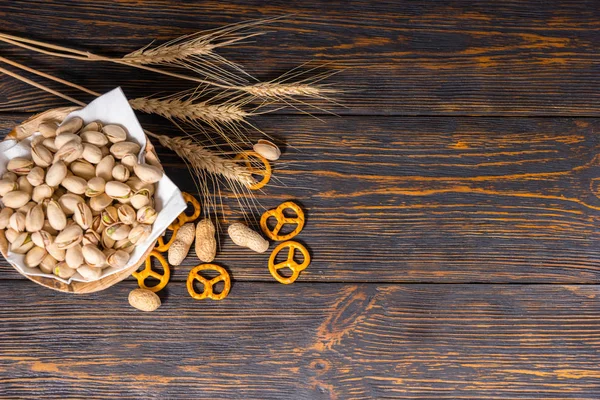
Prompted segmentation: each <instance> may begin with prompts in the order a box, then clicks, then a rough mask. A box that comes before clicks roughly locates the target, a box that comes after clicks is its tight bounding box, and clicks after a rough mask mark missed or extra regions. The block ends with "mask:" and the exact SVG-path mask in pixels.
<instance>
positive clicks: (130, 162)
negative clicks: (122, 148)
mask: <svg viewBox="0 0 600 400" xmlns="http://www.w3.org/2000/svg"><path fill="white" fill-rule="evenodd" d="M137 163H138V159H137V157H136V156H135V155H134V154H131V153H130V154H125V155H124V156H123V158H121V164H123V165H124V166H125V167H127V169H128V170H129V172H132V171H133V166H134V165H136V164H137Z"/></svg>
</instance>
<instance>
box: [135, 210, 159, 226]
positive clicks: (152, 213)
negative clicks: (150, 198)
mask: <svg viewBox="0 0 600 400" xmlns="http://www.w3.org/2000/svg"><path fill="white" fill-rule="evenodd" d="M157 216H158V213H157V212H156V210H155V209H154V208H152V207H150V206H146V207H142V208H140V209H139V210H138V212H137V221H138V222H139V223H140V224H153V223H154V221H156V217H157Z"/></svg>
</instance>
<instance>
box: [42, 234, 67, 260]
mask: <svg viewBox="0 0 600 400" xmlns="http://www.w3.org/2000/svg"><path fill="white" fill-rule="evenodd" d="M46 251H48V254H50V255H51V256H52V257H54V258H55V259H56V260H58V261H65V253H66V252H65V250H63V249H59V248H58V245H57V244H56V239H54V242H52V243H51V244H50V245H49V246H46Z"/></svg>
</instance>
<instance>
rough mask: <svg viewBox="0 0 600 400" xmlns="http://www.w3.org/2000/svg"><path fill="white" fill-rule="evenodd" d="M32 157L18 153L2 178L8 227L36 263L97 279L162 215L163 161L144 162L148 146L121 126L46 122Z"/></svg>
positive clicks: (1, 220)
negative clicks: (158, 198)
mask: <svg viewBox="0 0 600 400" xmlns="http://www.w3.org/2000/svg"><path fill="white" fill-rule="evenodd" d="M39 131H40V134H41V135H38V136H35V137H34V138H33V139H32V141H31V159H29V158H23V157H18V158H13V159H11V160H10V161H9V162H8V165H7V172H6V173H4V175H2V179H1V180H0V201H1V202H2V207H3V208H2V210H1V211H0V229H4V234H5V236H6V239H7V240H8V242H9V243H10V247H9V251H10V252H13V253H17V254H24V255H25V256H24V263H25V265H26V266H27V267H29V268H36V267H38V268H40V269H41V271H42V272H44V273H47V274H55V275H57V276H59V277H61V278H64V279H68V278H70V277H72V276H73V275H74V274H75V273H76V272H79V274H80V275H81V276H82V277H83V278H84V279H85V280H87V281H93V280H97V279H99V278H100V277H101V275H102V270H103V269H104V268H107V267H114V268H122V267H124V266H125V265H126V264H127V262H128V261H129V257H130V253H131V252H132V251H133V250H134V249H135V246H136V243H141V242H143V241H144V239H146V238H147V237H148V236H149V235H150V233H151V231H152V224H153V223H154V221H155V220H156V217H157V212H156V210H155V209H154V192H155V184H156V182H158V181H159V180H160V178H161V177H162V175H163V172H162V169H161V168H160V166H159V165H149V164H145V163H144V164H140V163H138V156H137V155H138V153H139V152H140V145H139V144H137V143H134V142H131V141H128V140H127V131H126V130H125V129H123V128H122V127H121V126H118V125H105V126H103V125H102V124H101V123H100V122H92V123H90V124H87V125H86V126H83V120H82V119H80V118H77V117H75V118H72V119H69V120H68V121H66V122H65V123H64V124H62V125H61V126H58V124H57V123H54V122H52V123H43V124H41V125H40V127H39Z"/></svg>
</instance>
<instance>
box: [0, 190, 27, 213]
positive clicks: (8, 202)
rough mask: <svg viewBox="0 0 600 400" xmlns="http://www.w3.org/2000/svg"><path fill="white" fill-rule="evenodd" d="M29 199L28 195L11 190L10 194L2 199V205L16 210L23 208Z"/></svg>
mask: <svg viewBox="0 0 600 400" xmlns="http://www.w3.org/2000/svg"><path fill="white" fill-rule="evenodd" d="M30 199H31V196H30V195H29V193H26V192H22V191H20V190H13V191H12V192H8V193H6V194H5V195H4V196H3V197H2V203H3V204H4V206H5V207H10V208H13V209H17V208H20V207H23V206H24V205H25V204H27V202H28V201H29V200H30Z"/></svg>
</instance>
